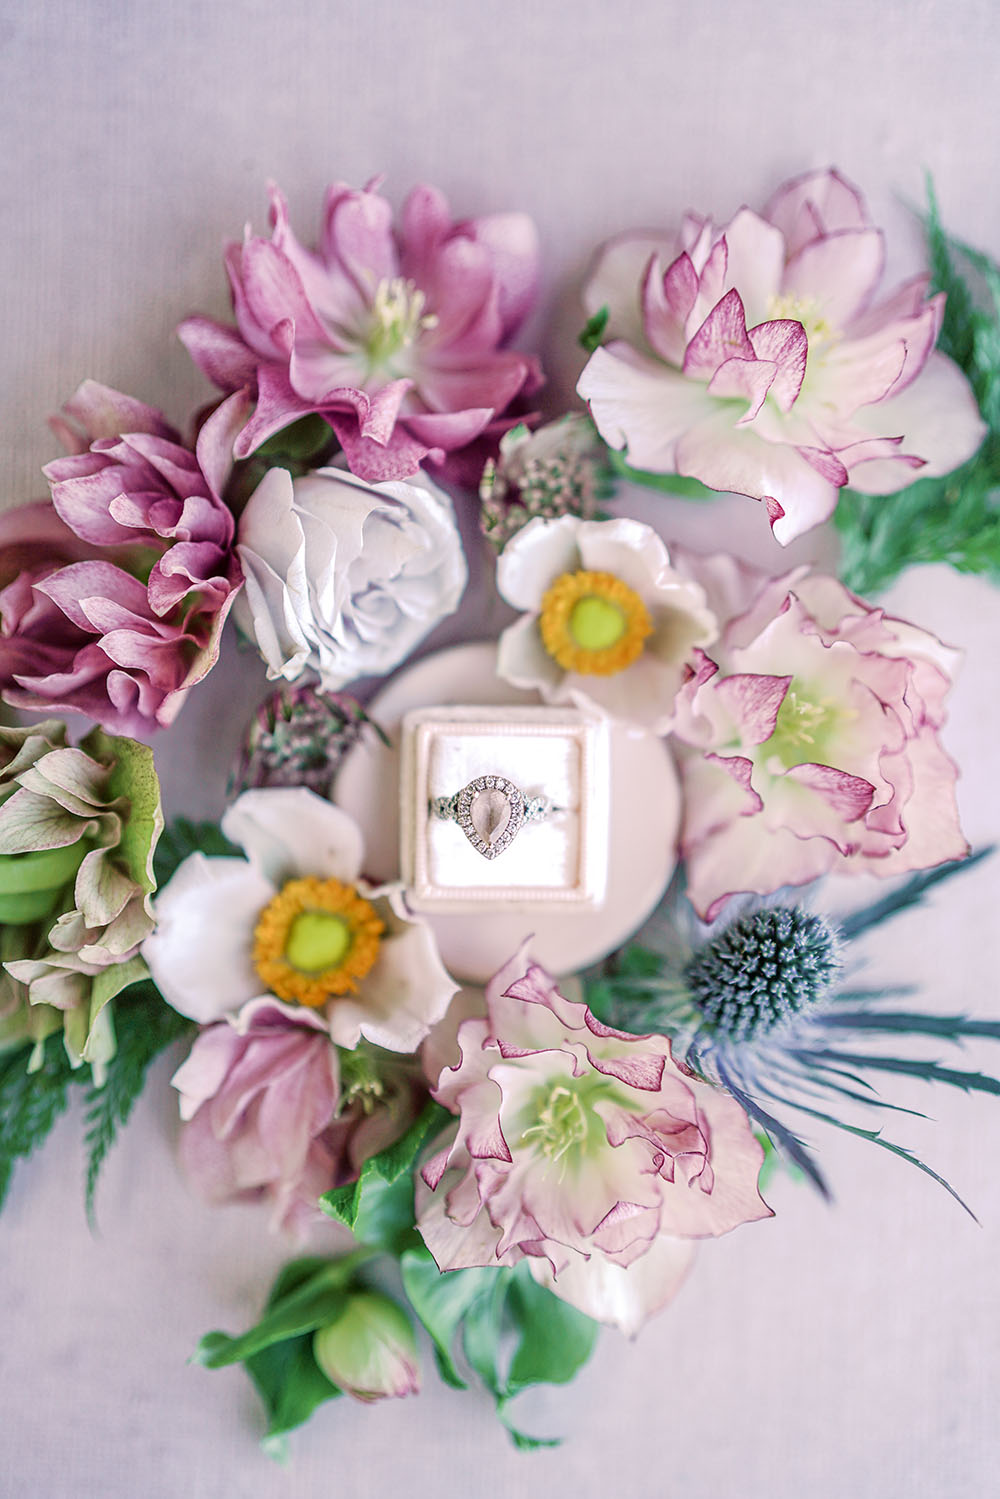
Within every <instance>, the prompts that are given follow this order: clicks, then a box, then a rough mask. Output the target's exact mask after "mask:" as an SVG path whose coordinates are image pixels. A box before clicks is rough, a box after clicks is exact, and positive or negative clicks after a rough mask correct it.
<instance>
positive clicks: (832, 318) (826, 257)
mask: <svg viewBox="0 0 1000 1499" xmlns="http://www.w3.org/2000/svg"><path fill="white" fill-rule="evenodd" d="M884 264H885V244H884V241H883V237H882V233H881V231H880V230H878V229H844V230H840V231H838V232H836V233H834V234H828V235H826V236H825V237H824V238H823V239H818V240H815V241H813V242H812V243H811V244H807V245H804V246H803V247H802V249H801V250H798V251H796V253H795V254H794V255H793V256H792V258H791V259H790V260H789V262H788V265H787V266H786V267H785V275H784V281H783V285H782V291H784V292H785V293H789V292H791V293H792V294H793V295H795V296H799V297H803V298H806V299H810V300H813V299H814V300H815V301H816V302H817V303H818V304H819V306H820V307H821V308H822V310H823V315H824V317H825V318H826V319H827V320H828V322H829V323H830V324H831V326H832V327H834V328H843V327H845V326H846V325H847V324H848V323H850V322H852V321H853V320H854V319H855V318H856V317H860V315H861V314H862V313H863V312H864V310H865V308H866V307H867V306H868V304H869V303H870V301H871V299H872V296H873V295H874V292H875V288H876V286H877V285H878V283H879V280H880V278H881V275H882V270H883V267H884Z"/></svg>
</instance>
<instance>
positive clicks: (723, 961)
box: [684, 906, 843, 1041]
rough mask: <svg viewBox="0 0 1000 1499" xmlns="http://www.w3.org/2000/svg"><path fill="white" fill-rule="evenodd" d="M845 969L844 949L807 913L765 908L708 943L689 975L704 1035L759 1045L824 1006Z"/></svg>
mask: <svg viewBox="0 0 1000 1499" xmlns="http://www.w3.org/2000/svg"><path fill="white" fill-rule="evenodd" d="M842 968H843V960H842V958H841V955H840V942H839V939H838V937H837V934H836V932H835V930H834V928H833V927H832V926H831V925H830V923H829V922H828V921H826V920H825V919H824V917H822V916H817V915H814V914H813V912H811V911H805V910H803V909H802V908H801V906H763V907H761V908H760V909H759V910H757V911H752V912H750V913H749V915H746V916H741V917H739V918H738V919H737V920H736V921H734V922H733V923H732V924H731V925H730V926H727V927H725V928H724V929H723V930H722V931H721V932H720V933H719V934H718V936H716V937H713V938H711V939H710V940H709V941H708V942H706V943H705V946H704V947H702V948H701V949H700V950H699V951H698V952H697V953H695V955H694V957H693V958H692V959H691V961H690V963H688V965H687V968H686V969H685V971H684V977H685V979H686V981H687V986H688V989H689V990H690V993H691V999H692V1002H693V1004H694V1005H695V1006H696V1007H697V1008H698V1009H699V1010H700V1011H701V1014H702V1016H703V1017H704V1024H705V1027H706V1028H707V1029H708V1030H710V1031H713V1032H715V1033H717V1034H718V1033H721V1034H723V1035H725V1036H728V1037H729V1038H730V1039H731V1040H733V1041H746V1040H759V1039H760V1038H762V1037H764V1036H766V1035H768V1034H769V1033H770V1032H772V1031H774V1030H776V1029H778V1028H780V1027H782V1026H784V1025H785V1024H786V1023H787V1022H788V1021H790V1020H791V1019H792V1018H793V1017H794V1016H796V1015H800V1014H802V1013H803V1012H804V1011H807V1010H810V1009H812V1007H813V1006H814V1005H817V1004H821V1003H822V1002H823V1000H824V999H826V997H827V996H828V994H829V993H830V990H831V988H832V987H833V984H834V982H835V981H836V979H837V977H838V975H839V974H840V972H841V969H842Z"/></svg>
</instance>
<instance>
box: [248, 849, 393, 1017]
mask: <svg viewBox="0 0 1000 1499" xmlns="http://www.w3.org/2000/svg"><path fill="white" fill-rule="evenodd" d="M384 931H385V925H384V923H383V922H382V920H381V919H380V918H379V917H378V916H377V915H376V913H375V907H374V906H373V905H372V904H371V902H370V901H367V900H365V899H364V897H363V896H361V895H359V894H358V892H357V891H356V890H355V889H354V887H353V886H352V885H344V884H342V883H341V881H340V880H318V879H315V878H312V877H309V878H308V879H302V880H289V881H288V883H287V885H285V886H284V888H283V889H282V890H281V891H280V892H279V894H278V895H276V896H275V897H274V899H273V900H272V901H270V902H269V903H268V904H267V905H266V906H265V907H264V909H263V911H262V912H261V913H260V918H259V920H258V922H257V925H256V927H255V929H254V934H253V965H254V967H255V968H256V970H257V972H258V973H259V974H260V976H261V978H262V979H263V980H264V983H265V984H266V985H267V987H268V988H269V989H270V991H271V993H272V994H276V995H277V996H278V998H279V999H285V1000H290V1001H292V1002H293V1003H296V1004H300V1005H310V1006H312V1007H313V1008H314V1009H315V1008H319V1006H321V1005H325V1004H326V1002H327V1000H328V999H331V998H333V997H334V996H336V995H338V994H353V993H355V991H356V990H357V987H358V980H359V979H363V978H364V976H365V974H366V973H368V972H369V970H370V969H371V968H372V966H373V965H374V963H375V959H376V958H377V957H378V950H379V942H380V939H381V936H382V933H383V932H384Z"/></svg>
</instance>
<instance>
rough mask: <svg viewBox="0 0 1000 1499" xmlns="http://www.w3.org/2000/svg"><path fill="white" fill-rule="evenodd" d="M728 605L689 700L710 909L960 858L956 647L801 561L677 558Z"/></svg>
mask: <svg viewBox="0 0 1000 1499" xmlns="http://www.w3.org/2000/svg"><path fill="white" fill-rule="evenodd" d="M678 560H679V562H680V565H682V566H684V567H685V569H686V570H687V571H689V572H690V573H691V575H692V576H693V577H695V578H697V579H698V580H699V581H700V582H701V583H702V585H703V586H704V587H705V589H706V592H707V594H708V597H709V599H710V601H712V602H713V603H714V604H715V607H716V608H717V610H718V611H719V613H720V617H722V616H723V615H724V614H725V615H728V620H727V623H726V624H725V627H724V629H723V631H722V635H721V637H720V639H719V641H718V642H717V643H716V645H714V646H713V647H712V648H711V650H710V652H708V653H705V652H699V653H698V656H699V660H698V665H697V668H696V670H695V671H694V672H693V673H692V676H691V678H690V680H689V682H688V684H687V686H686V687H685V688H684V690H683V691H682V693H681V694H680V697H679V698H678V715H677V720H676V722H675V725H674V734H675V740H681V741H683V743H684V744H685V745H686V746H688V748H686V749H684V750H682V752H681V763H682V770H683V779H684V801H685V821H684V827H683V830H682V839H681V846H682V853H683V857H684V860H685V863H686V866H687V873H688V891H687V893H688V895H689V897H690V899H691V901H692V903H693V904H694V906H695V909H696V910H697V911H698V912H699V914H700V915H701V916H703V917H704V918H705V919H706V920H712V919H713V917H714V916H715V914H716V913H717V912H718V910H719V909H720V908H721V906H722V905H723V903H724V902H725V900H726V899H727V898H728V897H729V896H730V895H732V894H734V893H737V892H756V893H758V894H766V893H768V892H771V891H773V890H776V889H778V888H780V887H781V886H782V885H802V884H806V883H807V882H808V881H810V880H813V879H816V878H818V877H819V876H820V875H823V874H826V873H829V872H832V871H836V872H841V873H869V874H876V875H882V876H892V875H897V874H903V873H905V872H907V871H909V870H914V869H926V868H929V867H931V866H933V865H936V864H941V863H944V862H945V861H946V860H949V859H958V858H962V857H963V856H964V855H965V854H966V853H967V852H968V845H967V844H966V842H965V839H964V837H963V836H962V832H961V828H960V826H959V821H958V811H957V807H956V803H955V778H956V775H957V770H956V767H955V765H954V763H953V761H952V760H951V759H950V758H949V756H948V755H947V754H946V752H945V751H944V749H943V748H942V746H941V743H940V741H939V738H938V731H939V729H940V728H941V725H942V723H943V722H944V716H945V715H944V702H945V697H946V695H947V693H948V689H949V687H950V685H951V677H952V674H953V672H954V670H955V668H956V666H957V664H958V653H957V652H956V651H954V650H951V649H950V648H948V647H947V646H944V645H942V644H941V642H940V641H939V640H937V639H936V637H935V636H933V635H931V634H930V633H929V632H927V631H926V630H921V629H919V628H918V627H917V626H916V625H911V624H907V623H906V622H905V621H904V620H899V619H893V618H892V617H891V616H889V615H886V614H885V613H884V612H883V611H882V610H881V609H877V608H873V607H872V606H871V605H869V604H866V603H864V602H863V601H862V600H861V599H858V598H856V597H855V596H854V595H853V594H852V593H850V592H848V590H847V589H846V588H845V587H844V586H843V585H842V584H841V583H838V582H837V581H836V579H834V578H831V577H826V576H824V575H822V574H818V573H811V572H810V571H809V569H808V568H804V567H803V568H798V569H796V570H794V571H793V572H790V573H788V574H786V575H785V576H784V577H781V578H767V577H765V576H764V575H763V574H761V573H757V572H755V571H754V570H752V569H750V568H748V567H745V566H743V565H741V564H737V563H735V562H734V561H733V559H732V558H729V557H713V558H704V557H696V556H694V555H693V554H685V555H684V556H683V558H679V559H678Z"/></svg>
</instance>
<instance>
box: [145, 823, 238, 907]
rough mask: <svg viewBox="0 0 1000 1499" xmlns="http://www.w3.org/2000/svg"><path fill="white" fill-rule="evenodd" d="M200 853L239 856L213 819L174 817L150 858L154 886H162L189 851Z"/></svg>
mask: <svg viewBox="0 0 1000 1499" xmlns="http://www.w3.org/2000/svg"><path fill="white" fill-rule="evenodd" d="M195 853H202V854H208V855H209V856H210V857H216V856H220V857H226V856H229V857H230V858H242V854H241V852H240V850H239V849H238V848H236V847H235V846H234V845H233V844H232V843H230V841H229V839H228V838H227V837H225V835H224V834H223V832H222V830H221V828H220V827H219V826H218V824H217V823H214V822H192V821H191V820H190V819H189V818H187V817H175V818H174V820H173V822H171V823H168V825H167V827H166V828H165V829H164V830H163V833H162V834H161V836H160V841H159V843H158V844H157V846H156V854H155V856H154V858H153V872H154V874H155V875H156V885H157V888H158V889H160V890H162V888H163V886H164V885H165V884H166V883H167V881H168V880H169V879H171V878H172V877H173V875H174V874H175V873H176V872H177V870H178V868H179V867H180V865H181V864H183V862H184V860H185V859H186V858H187V857H188V855H189V854H195Z"/></svg>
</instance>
